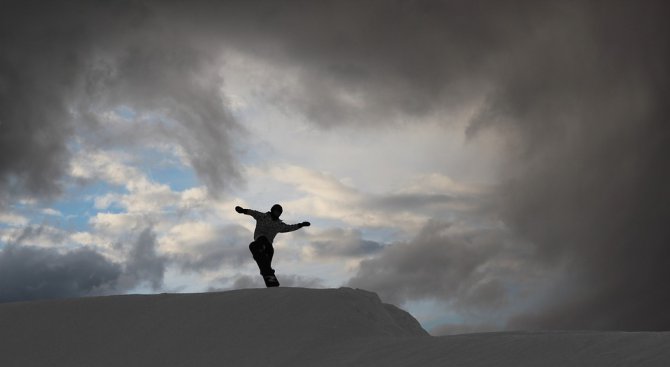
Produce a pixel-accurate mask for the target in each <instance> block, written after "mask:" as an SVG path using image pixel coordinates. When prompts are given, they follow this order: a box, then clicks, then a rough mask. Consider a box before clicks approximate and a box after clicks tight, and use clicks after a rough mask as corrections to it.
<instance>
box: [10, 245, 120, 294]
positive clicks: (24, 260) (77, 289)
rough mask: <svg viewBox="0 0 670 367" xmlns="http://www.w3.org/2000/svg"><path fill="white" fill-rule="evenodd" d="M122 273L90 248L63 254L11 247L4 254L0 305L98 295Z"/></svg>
mask: <svg viewBox="0 0 670 367" xmlns="http://www.w3.org/2000/svg"><path fill="white" fill-rule="evenodd" d="M121 271H122V270H121V266H120V265H119V264H117V263H113V262H110V261H108V260H107V259H105V258H104V257H103V256H101V255H100V254H98V253H97V252H96V251H94V250H91V249H89V248H80V249H76V250H73V251H69V252H65V253H61V252H59V251H58V250H56V249H52V248H38V247H32V246H23V245H17V244H7V245H5V246H4V247H3V248H2V251H0V302H11V301H27V300H36V299H46V298H63V297H80V296H86V295H92V294H97V293H99V292H103V291H105V290H107V289H108V288H109V287H113V285H114V282H115V281H116V279H117V278H118V277H119V276H120V275H121Z"/></svg>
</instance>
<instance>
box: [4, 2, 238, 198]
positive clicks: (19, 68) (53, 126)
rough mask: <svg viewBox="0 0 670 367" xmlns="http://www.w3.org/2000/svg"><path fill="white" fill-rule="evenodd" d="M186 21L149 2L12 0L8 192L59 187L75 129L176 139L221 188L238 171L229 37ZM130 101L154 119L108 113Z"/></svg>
mask: <svg viewBox="0 0 670 367" xmlns="http://www.w3.org/2000/svg"><path fill="white" fill-rule="evenodd" d="M36 6H37V7H38V8H39V9H40V10H39V11H35V7H36ZM178 20H179V17H177V18H174V17H173V18H168V17H166V16H165V14H161V11H160V7H158V6H157V4H154V3H151V2H147V3H131V2H120V3H106V2H78V1H76V2H72V3H68V4H67V5H62V6H54V5H53V4H48V3H41V4H40V3H39V2H38V3H31V4H28V3H16V2H15V3H13V4H11V6H8V7H7V9H5V11H3V14H2V16H1V18H0V22H2V24H3V25H4V26H3V28H2V30H1V31H0V32H2V33H1V34H0V37H1V38H2V39H4V40H5V41H4V42H3V43H2V46H1V49H0V55H2V56H0V97H1V98H0V100H1V101H2V102H0V103H1V105H0V111H1V112H0V126H1V128H2V131H3V134H2V135H1V136H2V138H1V139H3V140H2V144H0V147H1V148H0V157H2V158H0V192H1V193H2V199H3V202H4V201H5V200H7V199H8V197H9V195H13V197H16V195H28V196H37V197H53V196H54V195H56V194H57V193H59V192H60V190H61V181H62V180H61V179H62V177H63V175H64V174H65V173H66V172H67V169H68V163H69V160H70V158H71V151H70V149H69V148H68V144H70V143H71V141H72V138H73V136H74V134H75V133H76V134H77V136H78V137H80V138H82V137H85V138H86V139H85V140H80V143H84V144H94V145H98V146H102V145H105V144H114V145H117V146H118V145H127V144H128V142H132V141H135V142H138V139H140V140H139V142H142V139H141V137H147V136H150V137H151V139H152V140H154V141H155V140H160V139H161V138H162V139H163V140H164V141H168V142H172V143H176V144H178V145H180V146H181V147H182V148H183V151H184V152H186V155H187V157H188V161H189V163H190V164H191V165H192V167H193V168H194V169H195V171H196V172H197V174H198V175H199V177H200V178H201V179H202V180H203V182H204V183H205V184H206V185H207V186H208V187H209V188H210V189H212V194H217V193H218V191H219V190H220V189H221V188H222V187H223V185H224V182H226V183H227V182H234V181H236V180H238V181H239V179H240V177H239V174H238V173H237V169H236V165H235V163H234V160H233V157H232V153H231V146H232V140H231V134H233V133H234V132H235V131H236V130H239V129H238V128H237V125H236V122H235V121H234V119H233V118H232V116H231V115H230V113H229V112H228V111H227V109H226V107H225V101H224V100H222V98H221V94H220V92H219V89H220V87H221V82H222V80H221V78H220V76H219V75H218V66H217V65H218V64H219V62H218V61H217V57H218V56H217V55H218V51H217V50H219V49H220V47H217V46H216V42H206V41H205V39H206V37H205V35H203V33H202V28H199V27H195V26H194V25H195V22H194V21H191V20H187V21H185V22H184V21H178ZM182 20H184V19H182ZM121 106H127V107H128V108H130V109H131V110H133V111H135V112H136V113H137V114H138V115H139V116H149V117H150V118H148V119H144V120H140V121H137V124H135V126H136V127H137V128H138V129H136V130H135V131H134V132H131V131H129V133H127V134H121V135H119V134H117V131H115V130H114V128H113V126H111V125H110V124H108V123H107V122H106V121H105V119H104V118H103V117H104V115H105V113H109V112H110V111H114V110H115V109H117V108H119V107H121ZM147 120H149V121H147ZM110 141H111V143H110Z"/></svg>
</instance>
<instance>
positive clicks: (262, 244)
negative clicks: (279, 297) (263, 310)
mask: <svg viewBox="0 0 670 367" xmlns="http://www.w3.org/2000/svg"><path fill="white" fill-rule="evenodd" d="M235 211H236V212H238V213H240V214H246V215H250V216H252V217H254V219H256V229H255V230H254V242H252V243H250V244H249V250H250V251H251V254H252V255H253V257H254V260H256V264H258V268H259V269H260V271H261V275H262V276H263V280H264V281H265V285H266V286H267V287H278V286H279V281H278V280H277V277H275V271H274V269H272V267H271V263H272V256H273V255H274V252H275V250H274V247H272V241H273V240H274V238H275V236H276V235H277V233H285V232H292V231H295V230H298V229H300V228H302V227H307V226H309V225H310V223H309V222H302V223H297V224H286V223H284V222H282V221H281V220H279V216H280V215H281V213H282V211H283V209H282V207H281V205H279V204H275V205H273V206H272V208H271V209H270V211H269V212H267V213H261V212H259V211H256V210H253V209H244V208H242V207H240V206H236V207H235Z"/></svg>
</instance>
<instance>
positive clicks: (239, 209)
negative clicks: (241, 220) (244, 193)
mask: <svg viewBox="0 0 670 367" xmlns="http://www.w3.org/2000/svg"><path fill="white" fill-rule="evenodd" d="M235 211H236V212H238V213H242V212H244V209H242V207H241V206H236V207H235Z"/></svg>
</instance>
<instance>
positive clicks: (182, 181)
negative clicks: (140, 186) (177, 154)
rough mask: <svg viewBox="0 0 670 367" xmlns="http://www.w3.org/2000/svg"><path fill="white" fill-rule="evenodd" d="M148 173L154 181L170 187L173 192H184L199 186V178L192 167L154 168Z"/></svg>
mask: <svg viewBox="0 0 670 367" xmlns="http://www.w3.org/2000/svg"><path fill="white" fill-rule="evenodd" d="M146 173H147V175H148V176H149V178H150V179H151V180H152V181H154V182H158V183H162V184H165V185H168V186H169V187H170V189H171V190H172V191H184V190H187V189H190V188H193V187H195V186H198V185H199V181H198V177H197V176H196V175H195V172H193V169H191V168H190V167H184V166H171V167H152V168H149V169H148V170H147V171H146Z"/></svg>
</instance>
